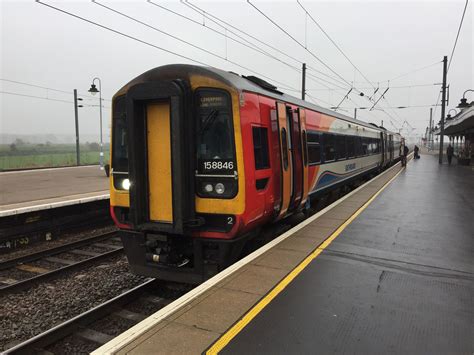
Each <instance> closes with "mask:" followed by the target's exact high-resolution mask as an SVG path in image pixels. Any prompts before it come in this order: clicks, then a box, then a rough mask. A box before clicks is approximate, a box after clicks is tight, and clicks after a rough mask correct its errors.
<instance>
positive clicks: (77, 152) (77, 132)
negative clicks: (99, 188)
mask: <svg viewBox="0 0 474 355" xmlns="http://www.w3.org/2000/svg"><path fill="white" fill-rule="evenodd" d="M74 120H75V124H76V165H78V166H79V165H81V153H80V151H79V110H78V105H77V89H74Z"/></svg>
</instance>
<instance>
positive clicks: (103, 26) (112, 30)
mask: <svg viewBox="0 0 474 355" xmlns="http://www.w3.org/2000/svg"><path fill="white" fill-rule="evenodd" d="M35 1H36V2H37V3H39V4H41V5H44V6H47V7H49V8H52V9H54V10H56V11H59V12H61V13H64V14H66V15H69V16H72V17H74V18H77V19H80V20H82V21H85V22H87V23H90V24H92V25H95V26H97V27H100V28H103V29H105V30H108V31H110V32H113V33H115V34H118V35H121V36H123V37H126V38H129V39H132V40H134V41H137V42H139V43H142V44H145V45H147V46H150V47H153V48H155V49H158V50H161V51H164V52H167V53H170V54H173V55H176V56H178V57H181V58H184V59H187V60H189V61H191V62H195V63H198V64H201V65H204V66H206V67H210V65H209V64H207V63H204V62H202V61H199V60H196V59H193V58H191V57H188V56H185V55H183V54H180V53H177V52H173V51H171V50H169V49H166V48H163V47H160V46H157V45H155V44H153V43H150V42H147V41H144V40H141V39H139V38H137V37H134V36H131V35H128V34H126V33H124V32H120V31H118V30H115V29H113V28H110V27H107V26H105V25H102V24H100V23H97V22H94V21H92V20H89V19H86V18H84V17H81V16H79V15H76V14H73V13H71V12H68V11H66V10H63V9H60V8H58V7H55V6H52V5H49V4H47V3H44V2H42V1H41V0H35ZM252 72H253V73H256V74H258V75H260V76H263V77H265V78H269V77H267V76H264V75H262V74H260V73H257V72H255V71H252ZM269 79H270V80H272V81H274V82H276V83H280V84H283V83H281V82H278V81H276V80H274V79H272V78H269ZM283 85H286V84H283Z"/></svg>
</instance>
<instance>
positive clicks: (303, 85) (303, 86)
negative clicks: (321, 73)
mask: <svg viewBox="0 0 474 355" xmlns="http://www.w3.org/2000/svg"><path fill="white" fill-rule="evenodd" d="M305 96H306V63H303V72H302V78H301V99H302V100H304V99H305Z"/></svg>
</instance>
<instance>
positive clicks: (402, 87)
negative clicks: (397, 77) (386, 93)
mask: <svg viewBox="0 0 474 355" xmlns="http://www.w3.org/2000/svg"><path fill="white" fill-rule="evenodd" d="M437 85H442V84H437V83H434V84H415V85H402V86H390V89H408V88H416V87H427V86H437ZM359 89H371V88H369V87H362V88H361V87H359ZM306 90H309V91H327V89H311V88H310V89H306ZM329 90H333V89H329Z"/></svg>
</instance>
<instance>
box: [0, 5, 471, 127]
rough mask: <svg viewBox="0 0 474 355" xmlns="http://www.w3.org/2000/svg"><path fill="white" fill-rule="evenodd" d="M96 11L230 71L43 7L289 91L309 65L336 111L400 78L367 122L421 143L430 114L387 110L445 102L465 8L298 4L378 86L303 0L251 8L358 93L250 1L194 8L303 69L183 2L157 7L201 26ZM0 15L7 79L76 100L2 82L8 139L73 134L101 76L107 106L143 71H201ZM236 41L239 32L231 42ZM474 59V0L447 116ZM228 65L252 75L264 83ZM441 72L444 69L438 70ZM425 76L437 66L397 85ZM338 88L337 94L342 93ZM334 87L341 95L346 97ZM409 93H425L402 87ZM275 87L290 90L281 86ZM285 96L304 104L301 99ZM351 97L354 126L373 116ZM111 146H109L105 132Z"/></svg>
mask: <svg viewBox="0 0 474 355" xmlns="http://www.w3.org/2000/svg"><path fill="white" fill-rule="evenodd" d="M98 1H99V2H101V3H103V4H105V5H107V6H109V7H111V8H114V9H115V10H118V11H121V12H123V13H125V14H127V15H129V16H133V17H135V18H136V19H139V20H141V21H143V22H146V23H148V24H150V25H153V26H154V27H156V28H158V29H160V30H163V31H167V32H169V33H170V34H172V35H174V36H177V37H179V38H181V39H183V40H186V41H189V42H191V43H192V44H194V45H196V46H200V47H202V48H204V49H206V50H208V51H210V52H213V53H215V54H216V55H218V56H221V57H223V58H226V57H227V58H228V61H226V60H225V59H219V58H217V57H216V56H212V55H210V54H208V53H205V52H203V51H200V50H198V49H196V48H193V47H191V46H189V45H186V44H183V43H180V42H178V41H177V40H176V39H172V38H170V37H167V36H166V35H164V34H161V33H158V32H157V31H155V30H153V29H150V28H147V27H145V26H143V25H141V24H138V23H136V22H133V21H131V20H130V19H126V18H124V17H122V16H120V15H118V14H116V13H113V12H111V11H109V10H107V9H105V8H103V7H101V6H99V5H97V4H94V3H92V2H90V1H75V2H71V1H69V2H66V1H49V0H45V1H44V2H45V3H47V4H51V5H53V6H56V7H59V8H61V9H63V10H66V11H69V12H72V13H74V14H76V15H79V16H82V17H84V18H87V19H89V20H92V21H95V22H98V23H100V24H103V25H106V26H109V27H111V28H114V29H116V30H119V31H121V32H124V33H126V34H128V35H130V36H133V37H136V38H138V39H140V40H143V41H146V42H149V43H151V44H153V45H156V46H160V47H163V48H166V49H168V50H170V51H174V52H176V53H179V54H182V55H184V56H186V57H189V58H192V59H195V60H198V61H201V62H204V63H207V64H208V65H211V66H215V67H217V68H221V69H224V70H230V71H234V72H237V73H240V74H245V75H249V74H250V75H252V74H253V75H257V76H258V75H259V74H260V75H265V76H267V77H270V78H273V80H274V81H278V82H281V83H284V84H285V86H286V87H288V88H294V89H299V88H300V87H301V77H300V74H299V73H298V72H297V71H296V70H294V69H292V68H290V67H289V66H288V65H290V66H294V67H297V68H299V67H300V66H301V62H306V63H307V65H308V67H310V68H311V69H312V70H309V71H308V73H311V74H313V77H308V79H307V88H308V94H309V95H311V97H312V99H311V100H312V101H313V102H316V103H318V104H320V105H321V106H325V107H328V106H329V107H330V106H336V105H337V104H338V103H339V102H340V101H341V100H342V98H343V97H344V95H345V94H346V92H347V91H348V90H349V88H350V83H351V82H354V87H355V88H356V89H358V90H360V91H363V92H364V93H365V94H366V96H370V95H372V94H373V91H374V89H373V88H372V85H373V86H375V87H377V86H380V90H379V91H378V93H377V94H376V95H375V96H374V97H375V98H378V97H379V96H378V95H379V94H380V93H381V92H382V91H383V90H385V89H386V88H387V85H388V82H387V81H388V80H390V79H392V80H391V81H390V84H389V85H390V87H391V88H390V89H389V90H388V92H387V94H386V95H385V98H386V100H381V101H380V102H379V104H378V105H377V106H376V108H380V109H382V108H384V111H385V112H384V111H381V110H373V111H371V112H367V110H359V111H358V118H359V119H362V120H364V121H369V122H375V123H377V124H380V122H381V120H383V121H384V125H385V126H386V127H388V128H390V129H393V126H392V125H391V123H390V121H392V123H393V124H394V125H395V126H397V127H400V126H401V125H402V123H403V121H404V120H406V121H407V122H409V124H410V125H411V126H413V127H415V128H417V132H416V133H418V134H420V133H424V131H425V127H426V126H427V125H428V120H429V107H418V108H405V109H389V108H388V107H398V106H429V105H434V104H435V103H436V99H437V97H438V92H439V90H440V86H439V85H438V86H436V85H433V84H436V83H441V81H442V64H441V60H442V59H443V56H444V55H447V56H448V58H449V56H450V54H451V51H452V48H453V45H454V40H455V38H456V33H457V30H458V26H459V22H460V19H461V15H462V12H463V9H464V4H465V1H464V0H460V1H457V0H450V1H308V0H302V1H301V4H302V5H303V6H304V7H305V8H306V9H307V10H308V12H309V13H310V14H311V15H312V16H313V18H314V19H315V20H316V21H318V23H319V24H320V25H321V26H322V28H323V29H324V30H325V31H326V32H327V33H328V34H329V35H330V36H331V38H332V39H333V40H334V41H335V42H336V43H337V45H339V47H340V48H342V50H343V51H344V52H345V53H346V54H347V56H348V57H349V59H350V60H351V61H352V62H353V63H354V64H355V65H356V66H357V67H358V68H359V69H360V71H361V72H362V73H363V74H364V76H365V77H366V78H368V79H369V80H370V82H371V84H369V83H367V82H366V81H365V79H364V77H363V76H362V75H361V74H360V73H358V72H357V71H356V70H355V69H354V67H353V66H352V65H351V64H350V63H349V62H348V60H347V59H346V58H344V56H343V55H342V54H341V53H340V52H339V51H338V50H337V49H336V47H335V46H334V45H333V44H332V43H331V42H330V41H329V40H328V39H327V38H326V37H325V36H324V34H323V33H322V32H321V30H320V29H319V28H318V27H317V26H316V25H315V24H314V23H312V22H311V20H310V18H309V17H306V16H305V12H304V11H303V10H302V8H301V7H300V6H299V5H298V4H297V2H296V1H281V2H268V1H261V0H255V1H252V3H253V4H254V5H255V6H257V7H258V8H259V9H260V10H262V11H263V12H264V13H265V14H266V15H268V16H269V17H271V18H272V19H273V20H274V21H275V22H277V23H278V24H279V25H280V26H282V27H284V29H286V30H287V31H288V32H289V33H290V34H291V35H292V36H293V37H294V38H295V39H297V40H298V41H300V42H301V43H303V44H306V46H307V48H308V50H309V51H310V52H312V53H313V54H314V55H315V56H317V57H318V58H320V59H321V60H322V61H323V62H324V63H326V64H327V65H328V66H329V67H331V68H332V69H333V70H334V72H336V73H337V74H338V75H339V76H340V77H342V78H344V80H345V81H347V82H349V84H341V83H340V81H341V80H342V79H340V78H339V77H336V74H334V73H333V72H331V71H329V70H328V69H327V68H325V67H324V66H323V65H322V64H321V63H320V62H318V61H317V60H316V59H315V58H314V57H313V56H312V55H311V54H310V53H308V52H307V51H305V50H304V48H301V47H300V46H298V44H296V43H295V42H294V41H293V40H291V39H290V38H289V37H288V36H286V35H284V34H283V33H282V32H281V31H280V30H279V29H278V28H277V27H276V26H275V25H273V24H272V23H270V22H269V21H268V20H267V19H265V17H263V16H262V15H261V14H260V13H259V12H258V11H257V10H256V9H254V8H253V7H252V6H251V5H250V4H248V3H247V2H246V1H232V2H227V1H219V2H217V1H216V2H208V1H207V2H202V1H196V2H194V1H193V2H192V4H196V5H197V6H199V7H201V8H203V9H204V10H206V11H207V12H209V13H210V14H213V15H215V16H218V17H219V18H221V19H223V20H225V21H227V22H228V23H230V24H231V25H234V26H236V27H238V28H240V29H243V30H245V31H246V32H248V33H249V34H252V35H253V36H255V37H257V38H258V39H260V40H261V41H264V42H265V43H268V44H269V45H271V46H273V47H276V48H278V49H280V50H281V51H282V52H284V53H286V54H288V55H291V56H292V57H293V58H294V59H291V58H289V57H286V56H284V55H283V54H281V53H278V52H276V51H274V50H272V49H271V48H268V47H263V46H262V45H261V44H258V46H259V47H262V48H264V49H265V51H267V52H268V53H269V54H271V55H272V56H274V57H276V58H278V59H279V60H280V61H283V62H285V63H286V64H288V65H285V64H284V63H281V62H280V61H278V60H275V59H272V58H270V57H268V56H265V55H262V54H260V53H258V52H256V51H253V50H251V49H249V48H247V47H244V46H242V45H241V44H238V43H236V42H233V41H232V40H231V39H227V40H226V38H225V37H224V36H222V35H219V34H217V33H215V32H213V31H210V30H209V29H208V28H207V27H211V28H213V29H216V30H218V31H219V32H225V30H224V29H222V28H220V27H217V26H216V25H215V24H213V23H212V22H211V21H209V20H205V21H204V22H205V25H206V26H207V27H205V26H203V25H202V23H203V16H202V15H199V14H197V13H196V12H194V11H193V10H191V9H190V8H189V7H188V6H186V5H185V4H183V3H180V2H164V1H161V0H156V3H157V4H159V5H162V6H165V7H167V8H169V9H171V10H173V11H176V12H178V13H180V14H183V15H185V16H188V17H190V18H192V19H194V20H195V21H197V22H199V23H201V25H200V24H196V23H193V22H190V21H188V20H186V19H183V18H181V17H178V16H176V15H174V14H172V13H170V12H167V11H165V10H163V9H160V8H159V7H157V6H154V5H152V4H150V3H147V2H146V1H140V2H139V1H134V2H131V1H129V2H126V1H120V2H119V1H103V2H102V1H101V0H98ZM0 4H1V8H0V14H1V17H0V21H1V48H0V53H1V58H0V60H1V70H0V74H1V75H0V78H1V79H7V80H13V81H19V82H25V83H29V84H34V85H38V86H43V87H49V88H54V89H57V90H64V91H68V92H71V94H67V93H61V92H55V91H52V90H46V89H41V88H36V87H31V86H26V85H20V84H16V83H12V82H8V81H5V80H3V81H0V88H1V91H2V92H3V93H0V108H1V110H0V115H1V116H0V133H10V134H44V133H53V134H73V132H74V111H73V105H72V90H73V89H74V88H76V89H78V91H79V92H80V93H82V94H83V95H82V96H81V97H84V98H91V96H90V95H88V94H87V90H88V88H89V86H90V83H91V80H92V78H94V77H95V76H99V77H100V78H101V79H102V92H103V97H104V98H105V99H107V100H110V98H111V97H112V95H113V94H114V93H115V92H116V91H117V90H118V89H119V88H120V87H121V86H122V85H124V84H125V83H127V82H128V81H129V80H131V79H132V78H134V77H135V76H137V75H139V74H141V73H142V72H144V71H146V70H149V69H151V68H154V67H158V66H161V65H165V64H170V63H192V62H191V61H190V60H187V59H184V58H181V57H178V56H176V55H173V54H170V53H166V52H164V51H161V50H158V49H156V48H153V47H151V46H147V45H145V44H143V43H139V42H137V41H134V40H131V39H129V38H125V37H123V36H120V35H118V34H115V33H112V32H109V31H107V30H105V29H102V28H99V27H97V26H94V25H92V24H90V23H86V22H84V21H82V20H79V19H77V18H73V17H71V16H68V15H66V14H64V13H60V12H58V11H56V10H53V9H51V8H48V7H46V6H44V5H41V4H39V3H36V2H34V1H5V0H0ZM227 35H228V36H229V37H231V36H232V34H231V33H230V32H227ZM240 41H242V40H240ZM473 49H474V46H473V12H472V1H471V2H470V3H469V6H468V9H467V12H466V15H465V19H464V24H463V27H462V31H461V34H460V36H459V41H458V44H457V48H456V51H455V54H454V57H453V60H452V63H451V68H450V70H449V74H448V83H449V84H450V88H451V90H450V102H449V107H448V109H450V108H454V107H455V106H456V105H457V103H458V102H459V99H460V98H461V96H462V93H463V92H464V90H466V89H470V88H473V87H474V85H473V59H474V58H473ZM295 59H296V60H297V61H295ZM231 62H234V63H238V64H240V65H242V66H245V67H247V68H248V69H252V70H253V71H255V72H256V73H258V74H255V73H252V72H249V70H245V69H242V68H241V67H238V66H236V65H235V64H232V63H231ZM436 62H439V63H438V64H434V63H436ZM431 64H434V65H431ZM430 65H431V66H430ZM426 66H429V67H428V68H426V69H423V70H419V71H415V72H413V73H411V74H408V75H404V76H402V77H399V78H397V77H398V76H400V75H402V74H405V73H407V72H411V71H414V70H417V69H419V68H422V67H426ZM315 70H318V71H321V72H323V73H324V74H326V75H324V74H321V73H317V72H316V71H315ZM328 76H330V77H332V78H329V77H328ZM315 77H319V78H322V79H324V80H325V81H323V80H320V79H316V78H315ZM334 78H336V79H334ZM266 80H267V81H271V80H269V79H266ZM335 80H338V81H339V83H338V84H336V82H335ZM328 82H329V83H331V84H329V83H328ZM334 84H336V85H338V86H340V87H342V88H337V87H336V86H335V85H334ZM409 85H412V86H413V85H424V86H415V87H409V88H408V87H404V88H397V87H399V86H409ZM276 86H282V85H281V84H279V83H276ZM328 87H330V88H331V90H329V89H328ZM284 91H286V92H287V93H289V94H293V95H295V96H300V93H299V92H293V91H290V90H284ZM6 92H9V93H18V94H22V95H31V96H39V97H46V98H48V99H49V100H44V99H39V98H32V97H24V96H14V95H12V94H7V93H6ZM468 95H471V96H469V99H470V101H471V100H474V97H473V95H472V93H470V94H468ZM349 97H350V100H345V101H344V102H343V103H342V105H341V108H342V109H344V110H346V112H345V111H341V112H342V113H346V114H348V115H350V116H352V115H353V112H354V110H353V109H354V107H367V106H369V107H370V106H371V105H372V104H371V103H370V102H369V101H368V100H367V99H365V98H363V97H360V96H358V95H357V93H356V91H355V90H354V91H353V93H351V94H350V96H349ZM52 99H55V100H65V101H67V102H62V101H53V100H52ZM107 100H106V101H104V106H106V107H105V108H104V130H107V127H108V125H109V119H110V109H109V108H110V101H107ZM83 104H84V105H88V106H87V107H84V108H81V109H80V131H81V135H96V136H98V133H99V108H98V107H97V105H98V101H97V100H95V101H94V100H90V99H87V100H84V101H83ZM94 105H95V106H94ZM440 111H441V110H440V109H439V108H438V109H437V110H436V117H435V122H437V121H438V120H439V118H440ZM387 113H388V114H387ZM452 113H454V112H452ZM405 126H406V125H405ZM104 134H105V133H104ZM105 135H106V136H108V132H106V134H105Z"/></svg>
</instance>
